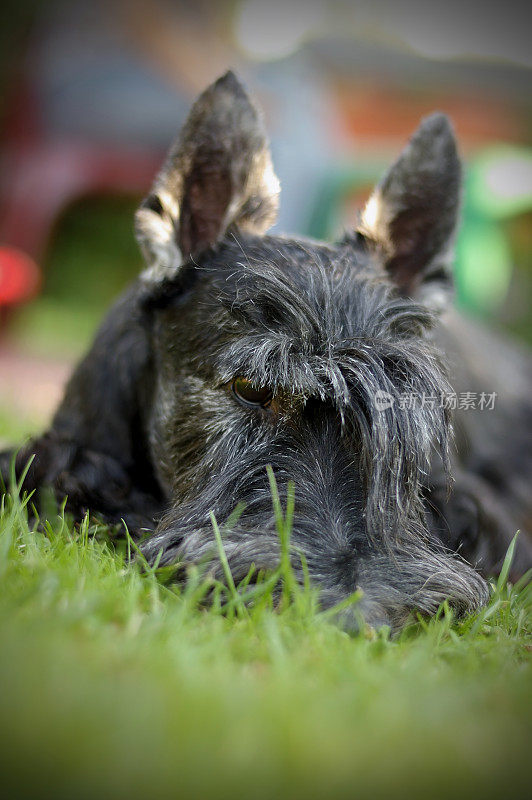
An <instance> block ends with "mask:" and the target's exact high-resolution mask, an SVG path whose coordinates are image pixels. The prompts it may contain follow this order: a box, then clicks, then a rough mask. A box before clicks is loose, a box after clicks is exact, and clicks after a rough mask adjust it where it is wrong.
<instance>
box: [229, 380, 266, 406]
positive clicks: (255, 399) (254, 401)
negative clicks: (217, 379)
mask: <svg viewBox="0 0 532 800" xmlns="http://www.w3.org/2000/svg"><path fill="white" fill-rule="evenodd" d="M231 389H232V391H233V394H234V396H235V397H236V399H237V400H238V401H239V402H240V403H243V405H245V406H253V407H254V408H259V407H262V408H266V406H268V405H269V404H270V402H271V399H272V397H273V392H272V390H271V389H268V387H267V386H264V387H257V386H255V385H254V384H253V383H252V382H251V381H248V379H247V378H235V379H234V381H233V383H232V384H231Z"/></svg>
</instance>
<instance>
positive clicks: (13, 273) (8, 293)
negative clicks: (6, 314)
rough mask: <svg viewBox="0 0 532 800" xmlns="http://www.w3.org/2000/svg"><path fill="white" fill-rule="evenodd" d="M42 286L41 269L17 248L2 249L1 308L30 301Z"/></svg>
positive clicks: (0, 251)
mask: <svg viewBox="0 0 532 800" xmlns="http://www.w3.org/2000/svg"><path fill="white" fill-rule="evenodd" d="M40 285H41V273H40V270H39V267H38V266H37V264H36V263H35V261H34V260H33V259H32V258H30V256H28V255H26V253H23V252H22V251H21V250H17V249H16V248H15V247H0V308H1V307H4V306H12V305H16V304H17V303H22V302H24V301H25V300H30V299H31V298H32V297H33V296H34V295H36V294H37V292H38V290H39V287H40Z"/></svg>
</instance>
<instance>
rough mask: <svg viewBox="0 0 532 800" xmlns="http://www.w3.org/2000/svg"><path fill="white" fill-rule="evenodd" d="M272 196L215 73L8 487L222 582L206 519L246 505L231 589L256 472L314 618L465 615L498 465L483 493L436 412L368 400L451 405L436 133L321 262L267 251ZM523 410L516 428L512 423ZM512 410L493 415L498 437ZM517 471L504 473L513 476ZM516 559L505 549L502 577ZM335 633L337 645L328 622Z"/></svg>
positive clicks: (313, 252)
mask: <svg viewBox="0 0 532 800" xmlns="http://www.w3.org/2000/svg"><path fill="white" fill-rule="evenodd" d="M272 176H273V173H272V172H271V164H270V161H269V154H268V151H267V147H266V139H265V135H264V133H263V129H262V125H261V121H260V115H259V114H258V112H257V111H256V109H255V108H254V107H253V106H252V104H251V103H250V101H249V100H248V98H247V96H246V95H245V93H244V91H243V89H242V87H241V86H240V84H238V82H237V81H236V79H235V78H234V76H232V75H228V76H225V77H224V78H222V79H220V81H218V82H217V83H216V84H215V85H214V86H213V87H210V88H209V89H208V90H207V92H206V93H205V95H204V96H202V98H200V100H199V101H198V103H197V104H196V106H195V108H194V109H193V111H192V115H191V120H190V121H189V123H188V124H187V126H185V129H184V133H183V134H182V137H181V139H180V140H178V142H177V144H176V145H174V148H173V150H172V151H171V154H170V156H169V159H168V161H167V163H166V165H165V167H164V168H163V170H162V172H161V173H160V174H159V176H158V177H157V179H156V182H155V184H154V188H153V190H152V192H151V193H150V195H149V197H148V198H147V201H146V202H145V203H144V204H143V206H142V208H141V210H140V211H139V215H138V218H137V232H138V236H139V240H140V242H141V244H142V247H143V250H144V252H145V254H146V256H147V258H148V264H147V267H148V269H147V272H146V273H145V274H144V275H143V276H142V277H141V279H140V280H139V281H138V282H137V284H135V285H134V286H133V287H132V288H131V289H130V290H129V291H128V292H127V293H126V294H125V295H124V297H123V298H122V299H121V300H119V302H118V303H117V305H116V306H115V308H114V309H113V310H112V311H111V313H110V314H109V316H108V318H107V320H106V321H105V322H104V325H103V326H102V329H101V331H100V332H99V334H98V335H97V337H96V340H95V343H94V346H93V348H92V350H91V352H90V353H89V354H88V356H87V357H86V359H85V360H84V361H83V362H82V363H81V364H80V366H79V367H78V369H77V370H76V372H75V374H74V376H73V378H72V380H71V382H70V384H69V387H68V389H67V392H66V395H65V399H64V401H63V403H62V405H61V407H60V409H59V410H58V412H57V414H56V416H55V418H54V421H53V424H52V428H51V430H50V431H49V432H48V433H47V434H45V436H43V437H41V438H40V439H37V440H35V441H34V442H32V443H30V444H29V445H28V446H27V447H25V448H24V449H23V450H22V451H21V452H20V453H19V455H18V457H17V465H16V467H17V470H20V469H22V467H23V465H24V463H25V461H26V460H27V458H28V456H29V454H30V453H35V454H36V458H35V461H34V463H33V465H32V468H31V470H30V472H29V474H28V477H27V479H26V487H27V488H29V489H31V488H33V487H38V486H41V485H45V484H48V485H51V486H53V487H54V489H55V491H56V494H57V495H58V496H59V497H62V496H64V495H65V494H68V505H69V508H70V509H71V510H72V511H73V512H74V513H75V514H76V515H77V516H79V515H81V514H82V513H83V512H84V510H85V509H87V508H88V509H90V510H91V511H93V512H95V513H97V514H99V515H100V516H101V517H102V518H103V519H104V520H107V521H109V522H119V521H120V520H121V519H124V520H125V521H126V523H127V524H128V526H129V528H130V529H131V530H132V531H133V532H134V533H135V534H136V535H139V536H140V535H141V534H143V533H144V534H145V533H146V532H149V533H150V535H149V536H148V538H146V539H145V541H144V542H143V544H142V547H143V551H144V553H145V555H146V557H147V558H148V559H149V560H150V561H151V562H155V560H158V559H159V560H160V563H162V564H169V563H174V562H176V561H181V562H184V563H187V562H194V563H197V562H202V563H205V562H208V563H209V564H210V568H211V569H212V570H213V571H214V572H217V573H218V574H219V575H220V576H221V569H220V565H219V564H218V561H217V557H216V552H215V548H214V539H213V531H212V526H211V522H210V512H211V511H214V512H215V514H216V516H217V518H218V519H219V520H220V521H221V522H223V521H224V520H226V519H227V518H228V517H229V515H230V514H231V512H232V511H233V510H234V508H235V506H236V505H237V503H239V502H240V503H243V504H244V510H243V512H242V514H241V516H240V517H239V519H238V521H237V522H236V523H234V524H233V525H232V526H231V528H230V530H228V531H226V533H225V542H224V546H225V550H226V553H227V556H228V560H229V565H230V567H231V570H232V572H233V575H234V578H235V580H238V579H239V578H242V577H244V576H245V575H246V574H247V573H248V570H249V568H250V565H251V564H252V563H253V564H255V566H256V568H257V569H262V568H264V569H270V568H272V567H274V566H275V565H276V563H277V562H278V558H279V543H278V540H277V535H276V531H275V521H274V516H273V511H272V503H271V496H270V491H269V486H268V481H267V478H266V469H265V468H266V465H267V464H270V465H271V466H272V468H273V471H274V474H275V477H276V480H277V483H278V486H279V490H280V493H281V495H282V496H283V495H284V494H285V492H286V488H287V484H288V481H294V483H295V487H296V508H295V517H294V527H293V534H292V543H293V566H294V570H295V572H296V575H298V576H300V577H301V575H302V573H301V569H302V567H301V556H302V555H303V556H304V558H305V561H306V563H307V565H308V569H309V574H310V577H311V579H312V581H313V582H314V584H315V585H316V586H317V587H318V588H319V590H320V598H321V603H322V604H323V605H324V606H330V605H332V604H334V603H337V602H338V601H340V600H342V599H343V598H344V597H346V596H347V595H349V594H350V593H352V592H353V591H354V590H355V589H356V588H361V589H362V591H363V598H362V601H361V604H360V606H359V610H360V611H361V613H362V614H363V615H364V617H365V618H366V620H367V621H368V622H370V623H371V624H373V625H380V624H385V623H386V624H389V625H390V626H391V627H392V628H393V629H394V630H396V629H398V628H399V627H400V626H401V625H402V624H404V622H405V621H406V619H407V618H408V616H409V614H410V613H411V612H412V611H413V610H418V611H421V612H424V613H429V614H430V613H434V612H435V611H436V609H437V608H438V606H439V604H440V603H441V602H442V601H443V600H444V599H448V600H449V602H450V603H451V605H452V606H453V607H454V608H455V609H456V611H457V613H465V612H468V611H472V610H474V609H476V608H478V607H479V606H480V605H481V604H482V603H483V602H484V601H485V600H486V597H487V588H486V584H485V582H484V580H483V578H481V577H480V575H479V574H478V573H477V572H476V571H475V570H474V569H473V568H472V567H471V566H470V565H468V564H467V563H466V562H465V561H464V560H463V559H462V557H461V556H460V555H459V554H457V551H462V552H464V554H466V555H467V556H468V558H469V560H470V561H472V562H473V563H475V564H476V565H477V566H478V567H479V568H480V569H481V570H482V571H483V572H484V573H485V574H488V573H489V572H490V571H492V570H493V569H496V568H497V565H498V564H500V560H501V558H502V555H503V554H504V551H505V549H506V547H507V545H508V543H509V541H510V538H511V536H512V535H513V533H514V517H513V516H512V514H511V513H509V512H508V513H507V511H506V510H505V509H506V507H505V504H504V496H503V495H502V494H501V492H500V487H501V485H502V481H501V480H500V479H499V480H498V482H497V481H492V482H491V483H490V478H489V477H487V475H488V467H489V466H490V464H491V466H492V469H493V468H494V464H495V462H496V460H497V458H498V457H499V455H500V458H501V459H504V458H505V457H506V459H507V461H509V460H510V459H509V458H508V456H505V454H504V452H503V448H502V443H500V448H499V450H498V451H497V455H496V456H495V457H494V456H493V454H491V455H490V458H489V459H488V461H489V464H487V463H486V457H484V458H483V460H482V472H481V470H480V469H478V470H476V469H475V468H474V467H473V466H470V467H469V468H468V467H467V466H465V457H464V452H465V451H464V450H463V449H462V452H461V453H459V455H458V457H457V455H456V453H455V451H454V448H453V447H451V448H450V447H449V443H450V441H451V434H452V426H451V422H452V420H451V418H450V412H449V411H447V410H445V409H444V408H442V406H441V404H440V403H439V402H435V403H430V402H427V403H424V402H419V403H416V404H414V405H413V406H412V407H407V408H404V409H403V408H398V406H397V404H396V405H394V406H393V407H390V408H387V409H384V410H382V409H378V408H377V407H376V405H375V402H374V400H375V396H376V395H377V394H378V393H379V392H387V393H388V395H390V396H391V397H392V398H398V397H399V396H400V395H404V394H409V395H414V396H416V397H417V398H423V397H425V398H430V397H434V398H437V399H439V398H440V397H441V395H442V393H444V394H445V393H447V392H448V391H449V389H450V385H451V384H450V383H449V378H451V383H452V384H453V385H455V381H454V377H455V376H454V375H453V374H451V373H452V372H453V370H454V365H452V364H450V359H449V358H448V354H447V347H446V346H445V347H444V349H445V352H444V353H443V352H442V350H441V349H440V348H439V346H438V340H442V341H443V339H442V335H441V331H442V325H441V322H440V321H439V320H438V318H437V312H439V311H440V310H441V306H442V298H444V297H445V296H446V295H448V293H449V287H450V268H449V262H448V257H449V249H450V244H451V241H452V235H453V232H454V228H455V224H456V216H457V210H458V205H459V187H460V163H459V160H458V157H457V155H456V149H455V145H454V139H453V136H452V132H451V129H450V127H449V124H448V122H447V121H446V120H445V118H443V117H442V116H441V115H436V116H435V117H432V118H429V120H427V121H425V122H424V123H423V124H422V126H421V127H420V129H419V131H418V132H417V133H416V135H415V136H414V137H413V139H412V141H411V143H410V144H409V146H408V147H407V149H406V150H405V152H404V153H403V155H402V156H401V157H400V159H399V160H398V162H397V163H396V165H395V166H394V167H392V169H391V170H390V171H389V173H388V174H387V176H386V177H385V179H384V180H383V182H382V183H381V185H380V187H378V189H377V190H376V194H375V198H374V200H373V201H372V203H373V205H372V207H371V208H370V209H369V210H367V212H366V213H365V215H364V216H363V218H362V221H361V224H360V230H359V232H358V233H355V234H351V235H349V236H347V237H346V238H345V239H344V240H343V241H341V242H339V243H338V244H335V245H327V244H324V243H319V242H313V241H309V240H301V239H289V238H285V237H274V236H265V235H264V233H265V230H266V228H267V227H268V225H269V224H271V221H272V214H273V212H274V210H275V207H276V195H275V191H276V189H275V187H276V182H275V179H274V176H273V177H272ZM222 189H223V191H222ZM464 363H465V362H464ZM523 364H524V362H523ZM449 366H451V367H452V368H453V369H451V370H450V371H449ZM523 370H524V367H523ZM523 370H521V371H523ZM447 372H449V375H448V374H447ZM492 372H493V369H492ZM239 376H243V377H245V378H247V379H249V380H250V381H252V382H253V383H254V384H255V385H256V386H259V387H262V386H266V387H269V388H270V390H271V392H272V394H273V399H272V401H271V404H269V405H268V407H265V408H262V407H247V406H245V405H242V404H241V403H240V402H239V401H238V399H237V397H235V394H234V393H233V391H232V384H233V381H234V380H235V378H237V377H239ZM465 388H467V387H465ZM488 388H489V387H488ZM524 395H525V393H524V392H523V391H519V403H520V406H519V407H520V409H521V412H520V413H522V418H523V420H525V419H532V410H531V407H530V401H528V404H527V400H526V397H525V396H524ZM512 408H513V406H512V404H510V405H506V406H505V405H504V403H503V409H502V412H501V415H500V426H501V427H502V428H504V426H505V425H507V424H508V421H509V419H511V414H512ZM494 413H495V412H494ZM457 419H458V421H459V423H460V428H461V430H462V432H463V431H466V430H468V422H467V420H460V419H459V418H458V417H457ZM477 449H478V452H479V453H480V452H481V451H482V448H481V446H480V445H478V448H477ZM449 453H451V459H450V458H449ZM9 458H10V455H9V454H4V455H3V456H0V469H1V471H2V474H7V472H8V462H9ZM531 460H532V459H530V458H528V460H527V458H524V459H521V461H522V465H523V464H524V468H525V469H529V467H530V472H532V464H531V463H530V462H531ZM451 463H452V468H453V471H454V472H455V474H456V476H457V481H456V486H455V487H454V490H453V493H452V494H451V495H450V496H449V488H450V486H451V480H450V473H449V466H450V464H451ZM510 472H511V470H510ZM530 472H529V474H530ZM460 476H463V479H462V478H461V477H460ZM508 482H511V478H508ZM527 548H528V545H527V542H526V539H524V540H523V543H522V544H521V545H520V551H519V555H518V560H517V562H516V563H517V565H518V571H523V569H524V568H525V567H526V565H527V559H528V558H529V550H528V549H527ZM451 549H452V550H453V551H455V552H451ZM342 622H343V624H345V625H347V626H352V625H354V624H355V620H354V619H353V618H352V617H351V616H350V614H349V613H348V612H346V614H344V618H343V620H342Z"/></svg>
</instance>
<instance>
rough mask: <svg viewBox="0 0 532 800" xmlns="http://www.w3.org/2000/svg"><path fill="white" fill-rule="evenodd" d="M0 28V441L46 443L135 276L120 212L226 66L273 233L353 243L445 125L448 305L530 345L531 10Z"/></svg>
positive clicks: (101, 8)
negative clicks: (449, 164)
mask: <svg viewBox="0 0 532 800" xmlns="http://www.w3.org/2000/svg"><path fill="white" fill-rule="evenodd" d="M0 13H1V14H2V17H3V19H2V23H1V26H0V90H1V91H0V119H1V128H0V443H2V442H3V443H8V442H13V441H17V440H18V439H20V437H21V436H23V435H26V434H28V433H30V432H32V431H34V430H37V429H39V428H41V427H42V426H43V425H44V424H46V422H47V420H48V419H49V416H50V414H51V413H52V410H53V408H54V406H55V404H56V403H57V402H58V399H59V397H60V395H61V391H62V387H63V385H64V382H65V380H66V378H67V376H68V374H69V371H70V369H71V366H72V364H73V362H75V360H76V359H77V358H78V357H79V355H80V354H81V353H82V352H83V351H84V350H85V349H86V347H87V346H88V345H89V343H90V340H91V337H92V336H93V333H94V330H95V328H96V326H97V325H98V323H99V321H100V320H101V318H102V316H103V314H104V312H105V310H106V309H107V308H108V306H109V304H110V303H111V301H112V300H113V298H114V297H115V296H116V295H117V294H118V292H119V291H120V290H121V289H122V288H123V287H124V286H125V285H126V284H127V283H128V282H129V281H130V280H132V279H133V278H134V277H135V276H136V275H137V274H138V272H139V270H140V269H141V261H140V256H139V253H138V251H137V247H136V244H135V241H134V237H133V213H134V210H135V208H136V206H137V204H138V203H139V201H140V199H141V198H142V196H143V195H144V194H145V193H146V192H147V190H148V188H149V186H150V183H151V180H152V178H153V176H154V173H155V171H156V170H157V168H158V166H159V165H160V162H161V160H162V158H163V157H164V153H165V151H166V149H167V147H168V146H169V144H170V142H171V140H172V139H173V137H174V136H175V135H176V133H177V131H178V130H179V127H180V126H181V124H182V123H183V121H184V119H185V116H186V114H187V111H188V109H189V107H190V104H191V102H192V101H193V99H194V98H195V96H196V95H197V94H198V93H199V92H200V91H201V90H202V89H203V88H205V86H206V85H207V84H209V83H210V82H211V81H212V80H214V79H215V78H216V77H218V76H219V75H220V74H222V73H223V72H224V71H225V70H226V69H228V68H232V69H234V70H235V71H236V72H237V73H238V74H239V75H240V77H241V78H242V79H243V80H244V82H245V83H246V84H247V86H248V88H249V90H250V92H251V93H252V94H253V96H254V97H256V98H257V100H258V101H259V103H260V104H261V105H262V107H263V109H264V112H265V117H266V123H267V127H268V130H269V132H270V135H271V141H272V152H273V159H274V164H275V168H276V172H277V174H278V176H279V178H280V180H281V186H282V194H281V211H280V217H279V222H278V224H277V226H276V229H277V230H278V231H280V232H286V233H302V234H308V235H311V236H316V237H319V238H328V237H333V236H335V235H336V234H338V233H341V232H342V231H343V230H344V229H345V228H349V227H350V226H351V225H352V224H353V223H354V221H355V219H356V209H357V208H358V207H360V206H361V205H362V204H363V203H364V201H365V199H366V198H367V196H368V194H369V192H370V190H371V188H372V186H373V184H374V183H375V182H376V181H377V180H378V179H379V177H380V176H381V175H382V172H383V170H384V169H385V168H386V166H387V165H388V164H389V163H390V161H391V160H392V159H394V158H395V157H396V156H397V154H398V152H399V151H400V149H401V148H402V146H403V145H404V143H405V141H406V139H407V138H408V136H409V135H410V134H411V133H412V132H413V130H414V129H415V128H416V126H417V125H418V123H419V120H420V118H421V117H422V116H424V115H425V114H427V113H430V112H431V111H434V110H437V109H438V110H441V111H445V112H447V113H448V114H449V115H450V116H451V117H452V120H453V122H454V125H455V128H456V132H457V136H458V138H459V142H460V146H461V149H462V154H463V156H464V159H465V162H466V167H467V172H466V191H465V198H464V214H463V224H462V227H461V231H460V236H459V240H458V246H457V259H456V283H457V303H458V305H459V306H460V307H462V308H463V309H464V310H465V311H466V312H467V313H470V314H474V315H476V316H478V317H480V318H482V319H484V320H486V321H487V322H489V323H490V324H492V325H495V326H498V327H499V328H502V329H504V330H506V331H507V332H509V333H510V334H511V335H514V336H515V337H517V338H520V339H521V340H524V341H528V342H532V320H531V315H530V307H531V299H532V257H531V252H532V248H531V244H532V225H531V222H532V147H531V136H530V123H531V120H532V116H531V112H532V96H531V92H530V77H531V66H532V47H531V46H530V33H529V32H530V30H531V24H530V22H531V20H530V17H531V13H530V11H529V9H528V8H527V7H526V4H524V3H519V2H511V1H510V2H506V3H497V4H492V5H491V6H490V5H489V3H487V2H486V0H485V2H484V3H480V2H475V0H470V2H467V3H465V2H455V0H447V2H446V3H439V4H429V3H427V2H426V0H425V1H424V2H416V0H410V2H404V3H401V2H400V0H397V1H396V2H391V1H390V0H388V1H386V0H372V2H364V1H363V0H362V1H361V2H357V1H356V0H355V1H354V2H348V0H344V1H343V2H342V0H337V1H336V2H335V1H334V0H323V1H322V0H307V1H306V2H303V1H302V2H298V0H284V2H277V0H269V2H265V1H264V0H226V1H224V0H219V2H207V1H206V0H195V2H193V3H192V2H184V0H183V1H182V2H180V1H179V0H150V2H149V3H148V2H142V0H105V2H101V1H100V0H92V2H89V1H88V0H69V1H68V2H46V3H43V2H35V1H34V2H31V0H18V1H17V2H14V0H4V2H3V8H2V11H1V12H0Z"/></svg>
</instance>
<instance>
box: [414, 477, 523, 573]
mask: <svg viewBox="0 0 532 800" xmlns="http://www.w3.org/2000/svg"><path fill="white" fill-rule="evenodd" d="M454 474H455V484H454V485H453V487H452V490H451V491H450V492H449V490H448V486H447V483H446V482H445V480H443V479H442V480H439V479H438V478H434V476H433V480H432V482H431V486H430V488H429V489H428V491H426V493H425V502H426V508H427V516H428V520H429V527H430V529H431V531H432V532H433V533H434V534H435V535H436V536H437V538H438V539H439V540H441V541H442V542H443V543H444V544H445V545H446V546H447V547H449V548H450V549H451V550H455V551H457V552H459V553H460V554H461V555H462V556H463V557H464V558H465V559H466V560H467V561H469V562H470V563H471V564H473V565H474V566H476V567H477V568H478V569H479V570H480V571H481V572H482V574H483V575H484V576H486V577H489V576H494V575H497V574H498V572H499V571H500V569H501V567H502V564H503V561H504V557H505V555H506V552H507V550H508V547H509V546H510V543H511V541H512V538H513V536H514V535H515V533H516V531H517V529H518V523H517V522H516V521H515V520H514V519H513V518H511V517H510V515H509V514H508V510H507V507H506V505H505V504H504V503H503V502H502V501H501V500H500V499H499V498H498V497H497V494H496V492H495V491H494V489H493V488H492V487H491V486H490V485H489V484H488V483H487V482H486V481H484V480H483V479H482V478H480V477H479V476H477V475H474V474H473V473H470V472H462V471H458V472H457V471H456V470H455V473H454ZM531 565H532V542H531V540H530V535H529V533H528V532H527V531H521V533H520V535H519V537H518V539H517V544H516V549H515V553H514V560H513V563H512V567H511V571H510V578H511V579H512V580H516V579H517V578H519V577H520V576H521V575H523V573H524V572H526V571H527V569H529V568H530V567H531Z"/></svg>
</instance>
